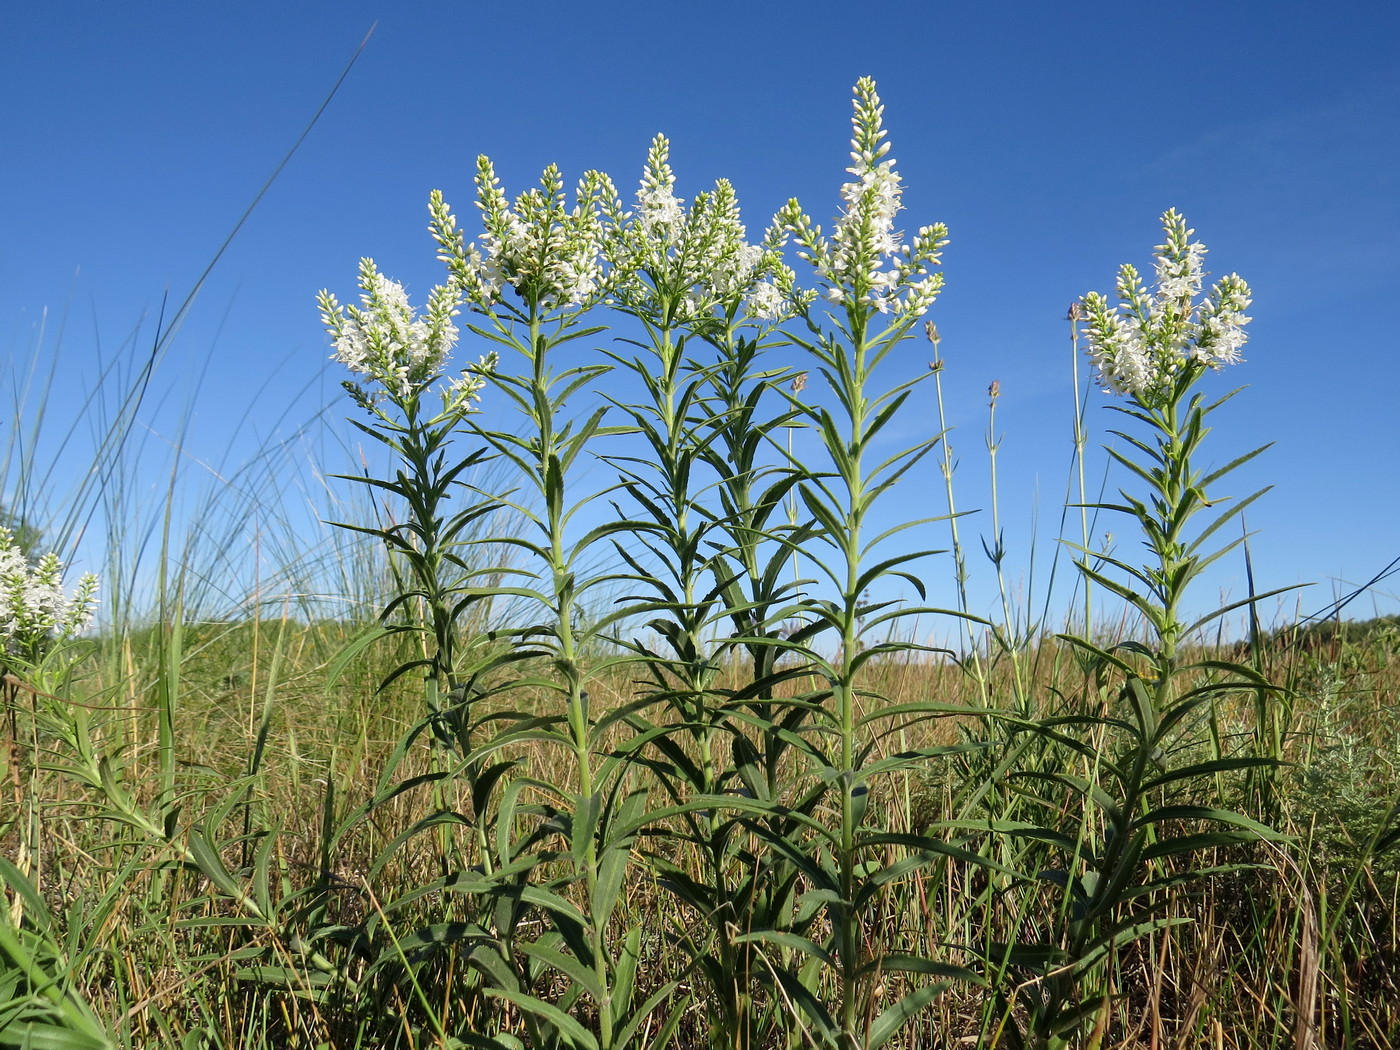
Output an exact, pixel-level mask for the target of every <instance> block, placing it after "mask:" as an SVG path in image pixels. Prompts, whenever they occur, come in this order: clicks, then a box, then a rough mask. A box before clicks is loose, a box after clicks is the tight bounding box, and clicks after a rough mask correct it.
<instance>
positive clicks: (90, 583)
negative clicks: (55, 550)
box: [0, 527, 97, 661]
mask: <svg viewBox="0 0 1400 1050" xmlns="http://www.w3.org/2000/svg"><path fill="white" fill-rule="evenodd" d="M96 606H97V577H96V576H94V575H93V574H92V573H87V574H85V575H84V576H83V577H82V578H81V579H80V580H79V581H78V589H77V591H76V592H75V593H74V595H73V597H72V598H71V599H70V598H69V597H68V596H67V595H66V594H65V593H64V591H63V564H62V563H61V562H60V561H59V560H58V556H57V555H56V554H45V555H44V556H43V557H42V558H40V559H39V561H38V562H37V564H30V562H29V560H28V559H27V558H26V557H25V555H24V552H23V551H22V550H20V548H19V545H18V544H17V543H16V542H15V536H14V533H13V532H11V531H10V530H9V529H7V528H4V527H0V644H3V645H4V649H5V653H6V654H8V655H10V656H17V657H20V658H22V659H25V660H30V661H34V660H37V659H39V657H41V656H42V655H43V652H44V649H45V648H47V647H48V646H49V645H50V644H52V643H53V642H55V641H61V640H63V639H67V638H72V637H73V636H74V635H76V634H78V633H79V632H81V631H83V630H84V629H85V628H86V627H87V626H88V624H90V623H91V622H92V614H93V610H94V609H95V608H96Z"/></svg>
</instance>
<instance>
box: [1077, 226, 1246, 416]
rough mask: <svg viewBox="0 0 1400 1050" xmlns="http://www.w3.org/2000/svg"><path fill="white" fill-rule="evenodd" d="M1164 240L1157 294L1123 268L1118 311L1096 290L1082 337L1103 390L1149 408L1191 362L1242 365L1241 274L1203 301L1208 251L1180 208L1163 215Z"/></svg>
mask: <svg viewBox="0 0 1400 1050" xmlns="http://www.w3.org/2000/svg"><path fill="white" fill-rule="evenodd" d="M1162 226H1163V229H1164V230H1165V231H1166V235H1167V236H1166V242H1165V243H1164V244H1159V245H1158V246H1157V250H1156V259H1155V263H1154V270H1155V275H1156V279H1157V280H1156V291H1155V293H1149V292H1148V290H1147V288H1146V286H1145V285H1144V284H1143V282H1142V279H1141V277H1139V276H1138V272H1137V270H1136V269H1135V268H1134V267H1132V266H1130V265H1125V266H1122V267H1121V268H1120V269H1119V271H1118V280H1117V291H1118V298H1119V300H1120V302H1119V305H1118V306H1117V307H1110V306H1109V305H1108V301H1107V300H1106V299H1105V298H1104V297H1103V296H1102V295H1100V294H1099V293H1097V292H1090V293H1089V294H1088V295H1086V296H1084V297H1083V299H1082V300H1081V303H1082V304H1083V310H1082V317H1083V328H1082V330H1083V332H1084V335H1085V338H1086V342H1087V348H1088V352H1089V356H1090V357H1091V358H1092V359H1093V362H1094V367H1095V369H1096V370H1097V371H1098V374H1099V380H1100V382H1101V383H1102V384H1103V386H1104V387H1105V388H1106V389H1107V390H1110V391H1112V392H1114V393H1118V394H1125V395H1128V396H1131V397H1133V398H1135V399H1136V400H1137V401H1138V402H1139V403H1140V404H1143V405H1148V406H1152V405H1154V404H1156V403H1158V402H1159V401H1160V400H1161V399H1162V398H1163V397H1165V396H1166V393H1167V390H1168V387H1169V386H1170V384H1171V383H1173V382H1174V381H1175V380H1176V379H1177V377H1178V376H1180V375H1181V374H1182V371H1183V369H1186V368H1187V367H1189V366H1191V365H1205V366H1208V367H1210V368H1221V367H1223V366H1224V365H1229V364H1236V363H1237V362H1239V361H1240V360H1242V358H1241V356H1240V348H1241V347H1243V346H1244V343H1245V339H1246V336H1245V333H1244V326H1245V325H1246V324H1248V323H1249V320H1250V319H1249V318H1248V317H1246V316H1245V314H1244V310H1245V309H1246V308H1247V307H1248V306H1249V303H1250V297H1249V286H1248V285H1247V284H1245V282H1244V281H1243V280H1241V279H1240V278H1239V277H1238V276H1237V275H1235V274H1230V275H1229V276H1228V277H1224V278H1222V279H1221V280H1219V281H1217V282H1216V284H1215V286H1214V287H1213V288H1212V289H1211V291H1210V293H1209V295H1208V296H1207V297H1206V300H1205V302H1204V303H1198V302H1197V301H1196V299H1197V296H1198V295H1199V294H1200V292H1201V287H1202V284H1203V282H1204V270H1203V268H1202V260H1203V258H1204V256H1205V254H1206V246H1205V245H1204V244H1201V243H1200V242H1199V241H1195V242H1193V241H1191V240H1190V237H1191V234H1192V233H1193V232H1194V231H1193V230H1190V229H1187V227H1186V220H1185V219H1183V218H1182V217H1181V215H1180V214H1179V213H1178V212H1176V211H1175V210H1171V211H1168V212H1167V213H1166V214H1165V215H1163V216H1162Z"/></svg>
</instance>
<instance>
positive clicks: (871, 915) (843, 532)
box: [779, 78, 973, 1048]
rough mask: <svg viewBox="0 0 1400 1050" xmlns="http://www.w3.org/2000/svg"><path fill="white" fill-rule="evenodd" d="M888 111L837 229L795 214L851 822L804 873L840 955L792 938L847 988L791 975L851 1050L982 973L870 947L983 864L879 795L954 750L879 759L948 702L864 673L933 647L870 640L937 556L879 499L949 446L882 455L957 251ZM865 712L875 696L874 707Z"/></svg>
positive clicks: (877, 1040)
mask: <svg viewBox="0 0 1400 1050" xmlns="http://www.w3.org/2000/svg"><path fill="white" fill-rule="evenodd" d="M883 115H884V107H883V105H882V104H881V102H880V98H879V95H878V94H877V93H876V90H875V84H874V82H873V81H872V80H870V79H869V78H865V79H862V80H861V81H860V82H859V83H857V85H856V88H855V99H854V116H853V119H852V129H853V134H852V140H851V164H850V167H849V168H848V169H847V170H848V173H849V175H850V176H851V177H850V179H849V180H848V181H847V182H846V183H845V184H844V185H843V186H842V187H841V191H840V196H841V203H842V209H841V212H840V214H839V215H838V216H837V218H836V220H835V222H834V224H833V226H832V230H831V232H830V233H829V234H827V233H825V232H824V231H823V230H822V228H821V227H820V226H818V225H815V224H814V223H813V222H812V220H811V219H810V218H809V217H808V216H807V215H806V213H804V212H803V210H802V208H801V206H800V205H799V204H798V202H797V201H795V200H793V201H790V202H789V203H788V205H786V206H785V207H784V208H783V210H782V211H781V212H780V214H779V220H780V221H781V223H782V224H783V225H784V226H785V227H786V229H787V231H788V233H789V235H790V236H791V237H792V239H793V240H794V241H795V242H796V246H797V252H798V255H799V256H800V257H801V258H802V259H804V260H806V261H807V262H808V263H809V264H810V265H811V266H812V268H813V270H814V271H815V275H816V277H817V280H818V283H819V288H820V291H821V295H822V297H823V298H824V299H825V301H826V303H827V304H828V308H827V309H826V310H825V311H823V312H821V313H818V312H816V311H815V309H814V308H813V307H814V306H815V304H813V306H809V307H807V308H806V309H804V311H803V314H802V317H803V320H805V322H806V324H807V334H806V335H805V336H802V335H796V334H791V335H790V338H791V339H792V341H793V342H794V343H796V344H797V345H799V346H800V347H801V348H803V349H804V350H805V351H806V352H807V354H808V355H809V356H810V358H811V361H812V364H813V366H814V370H815V372H816V373H817V374H818V375H819V376H821V378H822V379H824V380H825V382H826V386H827V387H828V389H829V391H830V393H831V395H832V396H833V397H834V399H835V401H836V404H837V405H838V408H836V409H831V408H828V407H826V405H825V404H824V403H823V399H820V398H819V397H814V398H813V399H812V400H811V401H810V402H802V403H796V399H795V396H794V401H795V403H796V404H800V407H801V409H802V412H803V415H804V416H805V419H806V421H807V422H808V424H809V425H810V426H811V427H812V429H813V430H814V431H815V433H816V434H817V436H818V437H819V438H820V440H821V442H822V445H823V446H824V448H825V452H826V455H827V457H828V459H829V461H830V470H829V471H820V472H818V471H813V470H811V469H810V468H804V467H802V466H801V465H800V464H798V463H797V462H794V463H793V467H794V469H797V470H799V472H800V474H801V481H800V485H799V487H798V491H799V493H800V497H801V502H802V504H803V506H804V507H805V509H806V512H807V513H808V514H809V515H810V516H811V518H812V519H813V521H814V522H815V525H816V527H817V529H818V530H819V542H814V543H810V544H805V545H804V554H805V557H806V560H807V561H809V562H810V563H811V564H812V565H813V566H814V571H815V572H816V573H817V574H818V576H819V577H824V580H825V583H826V584H827V585H828V586H829V591H830V593H832V594H833V595H834V597H831V598H821V599H816V598H814V599H812V600H811V601H809V603H808V608H807V610H806V613H805V615H806V617H807V618H808V622H809V625H810V628H811V630H810V632H809V633H810V634H811V636H812V637H813V638H816V637H818V636H824V637H826V638H828V639H832V641H833V642H834V654H833V653H832V651H831V650H830V649H827V650H825V651H822V650H819V649H818V648H816V646H815V645H813V644H811V643H810V642H807V641H804V642H803V643H802V644H801V645H800V646H798V645H794V648H801V649H802V650H803V652H804V655H805V657H806V658H807V659H808V660H809V661H810V662H811V665H812V666H813V668H814V669H816V671H817V672H818V674H819V675H820V676H821V678H823V679H824V680H825V683H826V688H825V689H824V690H823V691H822V692H821V693H819V694H818V695H816V696H813V697H811V698H810V701H811V702H812V703H813V704H814V705H819V706H815V713H814V714H813V721H814V726H813V728H814V729H815V730H817V732H814V733H812V734H811V735H810V736H809V737H807V738H806V739H807V740H809V741H810V743H809V744H808V746H807V753H808V761H809V762H810V763H811V764H812V766H813V768H814V772H815V773H816V774H817V776H818V781H819V783H820V784H821V785H823V786H824V788H823V789H824V790H825V789H829V790H830V792H831V794H832V795H834V798H832V799H830V800H829V801H828V802H827V803H825V804H826V805H828V806H829V807H830V809H831V810H832V811H833V812H834V823H835V826H834V827H823V828H822V830H821V831H820V832H819V833H817V834H816V837H815V840H814V841H813V842H809V843H808V844H806V846H805V847H804V849H805V852H806V863H805V865H804V867H805V871H806V874H807V876H808V878H810V879H812V880H813V882H814V883H815V887H816V891H817V893H818V894H820V896H821V898H822V899H823V900H824V901H825V902H826V903H825V905H824V909H825V913H826V917H827V919H828V920H829V928H830V931H831V932H830V936H829V939H827V941H826V943H824V944H818V943H816V942H815V941H814V940H811V939H809V938H808V937H798V936H796V935H792V934H787V935H784V936H783V937H782V938H781V942H782V943H783V944H785V945H787V946H789V947H791V946H795V945H800V946H801V950H802V951H803V952H804V954H805V955H806V956H807V958H808V960H809V961H811V965H810V966H807V967H806V968H805V969H803V970H802V971H801V973H803V974H806V975H811V974H812V973H813V972H814V971H815V970H816V969H818V968H819V965H818V962H817V961H818V960H820V961H822V962H824V963H825V964H826V965H827V966H829V967H830V970H831V971H832V974H833V976H834V978H835V982H836V988H837V994H836V1001H835V1004H834V1009H832V1008H828V1007H827V1006H825V1005H823V1004H822V1003H821V1001H820V1000H819V999H818V998H817V996H816V995H815V994H813V993H814V992H815V991H816V989H815V986H813V985H812V982H811V978H810V976H808V977H807V978H806V979H805V980H803V979H801V978H799V979H798V980H797V981H796V982H795V983H794V982H793V981H792V980H791V979H785V991H786V992H787V993H788V994H791V995H792V996H793V997H794V1001H795V1002H796V1003H798V1004H799V1005H800V1006H801V1008H802V1009H803V1011H804V1013H805V1015H806V1016H805V1020H806V1022H807V1023H808V1024H809V1025H810V1026H811V1028H812V1030H813V1031H814V1032H816V1033H819V1036H820V1039H821V1040H822V1042H823V1043H824V1044H826V1045H831V1046H838V1047H842V1048H853V1047H875V1046H879V1045H881V1044H882V1043H884V1042H885V1041H886V1040H888V1039H889V1038H891V1037H892V1036H893V1035H894V1034H895V1033H896V1032H897V1031H899V1030H900V1029H901V1028H902V1027H903V1026H904V1025H905V1024H906V1023H907V1022H908V1021H909V1020H910V1019H911V1018H912V1017H913V1016H914V1015H915V1014H917V1013H918V1012H919V1011H920V1010H921V1009H922V1008H923V1007H924V1006H926V1005H927V1004H929V1003H930V1002H932V1001H933V999H934V998H936V997H937V996H938V995H939V994H940V992H941V990H942V988H943V987H944V984H943V983H941V982H939V981H938V980H936V979H930V978H931V977H932V978H938V977H970V976H971V975H970V974H968V973H967V972H966V971H963V970H961V969H959V968H957V967H954V966H951V965H948V964H944V963H940V962H935V961H932V960H929V959H926V958H915V957H914V956H913V954H912V953H909V952H901V951H900V949H899V947H898V946H893V947H892V950H888V951H884V952H882V953H876V957H873V958H872V956H871V953H870V952H869V950H868V945H869V943H870V941H869V934H870V931H871V928H872V926H873V925H874V924H875V923H877V922H878V919H879V917H878V916H877V914H876V909H877V908H878V905H879V902H880V901H881V900H882V899H883V892H882V889H881V888H882V887H887V886H890V885H891V884H893V883H894V882H895V881H896V880H898V879H899V878H901V877H902V876H903V875H905V874H907V873H909V872H910V871H912V870H914V869H915V868H916V867H918V866H919V865H920V864H923V863H926V862H927V861H928V860H930V859H932V858H933V857H935V856H938V855H947V854H950V853H951V854H957V855H960V856H964V857H966V859H968V860H973V858H972V857H970V856H968V855H966V854H962V853H961V851H959V850H957V849H956V848H955V847H952V846H950V845H948V844H946V843H944V842H943V841H941V840H939V839H937V838H935V837H933V836H929V835H912V834H893V833H891V832H890V831H889V830H887V829H886V828H884V827H882V826H881V822H880V821H879V819H878V818H877V816H876V814H875V812H874V810H873V809H872V807H871V806H870V798H871V792H872V787H873V786H874V784H875V782H876V781H877V780H878V779H879V777H880V776H881V775H883V774H888V773H892V772H896V771H898V770H902V769H909V768H912V765H913V763H916V762H918V761H919V760H921V759H923V758H927V757H929V756H930V755H932V754H933V753H935V752H938V751H940V750H941V749H939V748H929V749H926V750H922V751H909V752H904V753H901V754H898V755H892V756H889V757H887V758H880V759H876V758H875V757H874V755H875V752H876V746H875V744H874V741H875V740H877V739H878V738H879V737H880V736H881V735H882V734H884V733H889V732H897V729H898V726H899V725H900V724H901V721H902V720H903V719H915V720H917V719H928V718H932V717H936V716H937V714H938V713H939V710H938V707H937V705H936V704H934V703H916V704H913V705H906V706H896V705H889V704H882V703H881V702H880V701H879V699H878V698H877V697H875V695H874V693H873V692H872V689H871V687H870V685H869V684H867V682H866V679H865V675H864V673H863V669H864V668H866V667H867V665H868V664H869V662H870V661H871V660H872V659H874V658H876V657H878V656H879V655H881V654H883V653H889V652H892V651H897V650H904V649H909V648H917V646H912V645H910V644H907V643H899V642H893V641H888V640H887V641H883V642H879V643H876V644H867V637H868V635H869V633H870V632H871V631H876V630H879V631H881V632H882V633H884V634H886V635H887V636H888V635H889V634H890V633H892V632H891V627H892V625H893V624H895V623H896V622H897V621H898V620H899V619H900V618H901V617H904V616H908V615H910V614H911V613H913V612H915V611H916V610H912V609H907V608H904V607H901V606H900V605H898V604H897V603H893V602H890V601H872V600H871V598H870V597H869V595H870V593H871V592H872V590H874V589H877V588H879V587H880V586H881V585H882V584H899V585H902V586H908V587H912V588H913V589H914V590H915V591H916V592H917V593H918V594H919V596H920V597H923V595H924V587H923V583H922V582H921V581H920V579H919V577H918V576H917V575H915V574H914V573H913V572H912V571H911V569H910V564H911V563H913V562H916V561H917V560H919V559H921V558H923V557H925V556H927V555H929V554H932V553H935V552H932V551H926V550H914V551H906V552H903V553H898V554H892V555H891V554H888V551H887V548H884V547H883V546H882V544H884V542H885V541H887V540H889V539H890V538H891V537H893V536H895V535H898V534H900V533H903V532H905V531H906V530H908V529H910V528H913V527H915V526H917V525H920V524H923V523H924V522H921V521H911V522H907V523H904V524H901V525H897V526H895V527H894V528H892V529H888V530H886V531H884V532H882V533H880V534H878V535H872V531H873V530H872V528H871V525H870V523H871V517H872V511H873V509H874V507H875V504H876V502H877V500H879V499H880V498H881V497H882V496H884V495H885V494H887V493H889V492H890V490H891V489H892V488H893V487H894V486H895V485H896V484H897V483H898V482H899V480H900V479H901V478H902V477H904V476H905V475H906V473H907V472H908V471H909V470H910V469H911V468H912V467H913V466H914V465H915V464H916V463H918V462H919V460H920V459H921V458H922V457H923V456H924V455H926V454H927V453H928V452H929V451H930V450H931V449H933V448H934V447H935V446H936V445H937V443H938V441H939V439H940V435H938V434H934V435H932V436H929V437H926V438H923V439H921V440H919V441H918V442H917V443H915V444H914V445H912V446H910V447H907V448H904V449H902V450H900V451H897V452H895V453H894V454H892V455H890V454H882V455H881V456H880V458H879V459H875V458H874V453H875V449H876V448H877V447H878V443H879V442H880V441H881V440H882V439H884V438H885V436H886V432H887V428H889V425H890V423H891V421H892V420H893V419H894V418H895V416H896V414H897V413H898V412H899V410H900V408H901V407H902V406H903V405H904V403H905V401H906V400H907V399H908V397H909V396H910V394H911V392H912V390H913V387H914V386H915V384H916V383H918V382H919V381H920V379H922V378H923V376H919V377H917V378H915V379H912V380H909V381H906V382H902V383H898V384H896V385H895V386H893V387H892V388H889V389H886V390H883V391H880V390H879V389H878V388H877V387H876V373H877V370H878V369H879V368H880V366H881V365H882V364H883V363H884V362H885V361H886V360H887V359H888V358H889V357H890V355H891V354H893V353H894V352H895V351H896V350H897V348H898V347H899V346H900V345H901V344H902V343H903V342H904V340H905V339H906V338H907V337H908V336H909V335H910V333H911V331H912V330H913V328H914V326H915V325H916V324H918V323H919V322H920V320H921V319H922V318H923V316H924V314H925V313H926V312H927V311H928V309H929V308H930V307H931V306H932V305H933V303H934V301H935V300H936V298H937V297H938V294H939V291H940V290H941V288H942V286H943V274H942V273H941V271H940V270H939V269H938V267H939V264H940V262H941V256H942V250H943V247H944V246H945V244H946V243H947V240H948V233H947V228H946V227H945V226H944V225H943V224H941V223H935V224H932V225H927V226H922V227H920V228H918V229H917V230H916V232H915V233H914V234H913V235H912V236H911V237H909V238H908V239H907V240H906V238H905V236H904V235H903V234H902V233H901V232H900V231H899V230H898V229H897V227H896V216H897V215H898V214H899V212H900V211H901V210H902V208H903V202H902V196H903V186H902V181H901V178H900V176H899V173H898V172H897V171H896V169H895V164H894V160H893V158H892V157H890V155H889V149H890V146H889V143H888V142H887V141H886V132H885V129H884V126H883ZM926 374H927V373H925V375H926ZM796 404H795V407H796ZM823 548H824V549H823ZM833 636H834V637H833ZM862 701H871V703H870V708H871V709H870V710H868V712H867V711H863V710H862V706H863V704H862ZM783 848H786V849H791V848H792V846H791V844H786V845H785V846H784V847H783ZM896 858H897V859H896ZM896 973H902V974H905V975H906V977H908V976H909V975H915V974H918V975H921V976H919V977H917V978H912V979H909V984H908V986H907V987H908V990H907V991H906V992H905V994H903V995H900V996H887V988H886V985H885V977H884V976H883V975H886V974H896ZM799 986H800V987H799Z"/></svg>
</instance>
